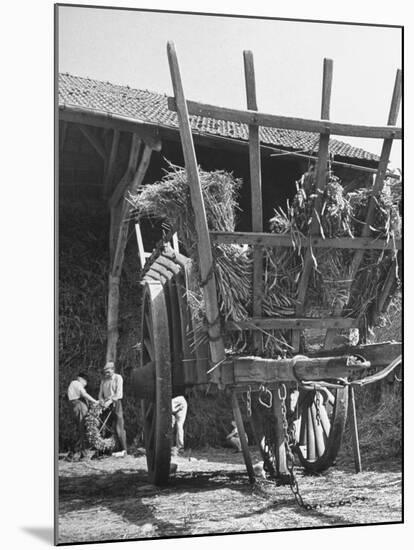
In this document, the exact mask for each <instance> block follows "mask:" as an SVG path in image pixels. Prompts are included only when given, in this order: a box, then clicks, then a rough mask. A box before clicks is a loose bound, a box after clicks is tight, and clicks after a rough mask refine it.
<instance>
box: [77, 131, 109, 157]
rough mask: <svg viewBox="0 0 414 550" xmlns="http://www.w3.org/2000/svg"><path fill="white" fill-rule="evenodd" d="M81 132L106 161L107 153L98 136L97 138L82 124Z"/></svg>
mask: <svg viewBox="0 0 414 550" xmlns="http://www.w3.org/2000/svg"><path fill="white" fill-rule="evenodd" d="M79 129H80V131H81V132H82V134H83V135H84V136H85V137H86V139H87V140H88V141H89V143H90V144H91V145H92V147H93V148H94V149H95V151H96V152H97V153H98V155H99V156H100V157H101V158H102V159H103V160H104V161H106V159H107V155H106V151H105V147H104V145H103V143H101V141H100V139H99V138H98V136H96V135H95V134H94V133H93V132H91V130H90V129H89V128H88V127H87V126H83V125H82V124H81V125H80V126H79Z"/></svg>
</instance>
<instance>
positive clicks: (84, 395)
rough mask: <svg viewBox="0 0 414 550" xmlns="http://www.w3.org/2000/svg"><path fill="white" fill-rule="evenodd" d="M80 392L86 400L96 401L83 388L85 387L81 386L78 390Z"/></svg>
mask: <svg viewBox="0 0 414 550" xmlns="http://www.w3.org/2000/svg"><path fill="white" fill-rule="evenodd" d="M80 393H81V395H82V397H83V398H85V399H86V400H87V401H90V402H91V403H98V401H97V400H96V399H94V398H93V397H92V396H91V395H89V393H88V392H87V391H86V390H85V388H82V389H81V390H80Z"/></svg>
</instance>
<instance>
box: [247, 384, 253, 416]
mask: <svg viewBox="0 0 414 550" xmlns="http://www.w3.org/2000/svg"><path fill="white" fill-rule="evenodd" d="M246 409H247V416H249V417H250V416H252V389H251V387H250V386H249V389H248V390H247V394H246Z"/></svg>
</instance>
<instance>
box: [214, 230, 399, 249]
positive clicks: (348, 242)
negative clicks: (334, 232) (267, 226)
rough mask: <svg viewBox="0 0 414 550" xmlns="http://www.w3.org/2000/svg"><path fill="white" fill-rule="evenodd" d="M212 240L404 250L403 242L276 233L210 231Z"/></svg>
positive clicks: (296, 245) (370, 238)
mask: <svg viewBox="0 0 414 550" xmlns="http://www.w3.org/2000/svg"><path fill="white" fill-rule="evenodd" d="M210 239H211V241H212V242H213V243H214V242H215V243H221V244H234V243H238V244H250V245H256V246H257V245H260V246H266V247H277V246H286V247H293V246H294V244H293V243H295V247H296V248H299V247H302V248H305V247H308V246H312V248H346V249H352V248H355V249H357V248H363V249H366V250H400V249H401V248H402V240H401V239H395V241H386V240H385V239H377V238H375V239H374V238H372V237H355V238H351V237H333V238H324V237H312V236H310V237H307V236H306V237H305V236H299V235H295V236H294V238H293V237H292V236H291V235H290V234H284V235H278V234H275V233H250V232H245V231H234V232H232V231H210Z"/></svg>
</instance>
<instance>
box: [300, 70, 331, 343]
mask: <svg viewBox="0 0 414 550" xmlns="http://www.w3.org/2000/svg"><path fill="white" fill-rule="evenodd" d="M332 71H333V62H332V59H324V61H323V83H322V107H321V116H322V118H328V117H329V111H330V100H331V89H332ZM328 158H329V134H321V136H320V138H319V150H318V163H317V167H316V194H317V196H316V199H315V204H314V212H313V215H312V221H311V225H310V228H309V233H310V235H311V236H313V235H319V232H320V230H319V222H318V216H319V213H320V211H321V209H322V199H323V193H324V190H325V186H326V182H327V175H328V174H327V168H328ZM316 214H318V216H316ZM312 269H313V254H312V250H311V249H310V248H307V250H306V253H305V259H304V262H303V272H302V275H301V278H300V280H299V284H298V293H297V300H298V305H297V307H296V315H297V316H298V317H300V316H302V315H303V312H304V310H305V298H306V291H307V288H308V283H309V277H310V275H311V273H312ZM299 347H300V332H297V331H294V332H293V334H292V348H293V351H294V352H297V351H299Z"/></svg>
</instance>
